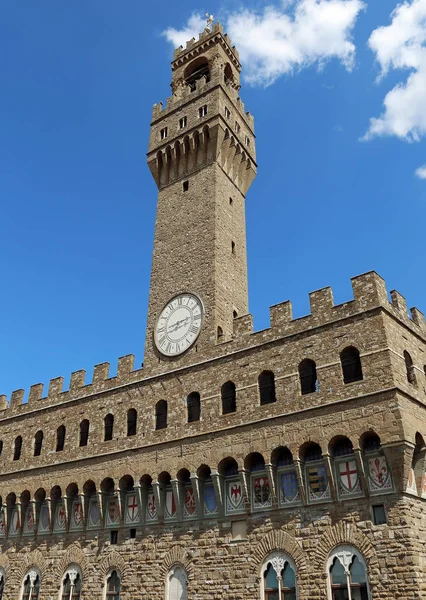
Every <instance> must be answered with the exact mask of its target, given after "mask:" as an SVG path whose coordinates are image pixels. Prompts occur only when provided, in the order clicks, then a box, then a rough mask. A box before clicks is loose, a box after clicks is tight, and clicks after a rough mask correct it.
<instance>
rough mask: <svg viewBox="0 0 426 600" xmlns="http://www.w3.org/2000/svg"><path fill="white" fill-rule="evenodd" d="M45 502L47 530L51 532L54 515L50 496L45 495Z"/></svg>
mask: <svg viewBox="0 0 426 600" xmlns="http://www.w3.org/2000/svg"><path fill="white" fill-rule="evenodd" d="M45 502H46V506H47V518H48V521H49V531H50V532H52V531H53V519H54V517H53V516H52V498H51V497H50V496H47V498H46V499H45ZM40 510H41V509H40Z"/></svg>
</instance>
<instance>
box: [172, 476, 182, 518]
mask: <svg viewBox="0 0 426 600" xmlns="http://www.w3.org/2000/svg"><path fill="white" fill-rule="evenodd" d="M170 483H171V485H172V490H173V495H174V497H175V504H176V516H177V518H178V521H182V519H183V484H182V483H181V482H180V481H179V480H178V479H172V480H171V482H170Z"/></svg>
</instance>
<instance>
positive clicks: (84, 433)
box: [79, 419, 90, 448]
mask: <svg viewBox="0 0 426 600" xmlns="http://www.w3.org/2000/svg"><path fill="white" fill-rule="evenodd" d="M89 428H90V423H89V421H88V419H83V421H82V422H81V423H80V441H79V446H80V448H82V447H83V446H87V442H88V441H89Z"/></svg>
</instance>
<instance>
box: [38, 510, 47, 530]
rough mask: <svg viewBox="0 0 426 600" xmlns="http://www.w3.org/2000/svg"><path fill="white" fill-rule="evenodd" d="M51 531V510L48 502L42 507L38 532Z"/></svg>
mask: <svg viewBox="0 0 426 600" xmlns="http://www.w3.org/2000/svg"><path fill="white" fill-rule="evenodd" d="M48 532H49V511H48V508H47V505H46V504H42V505H41V507H40V519H39V522H38V533H48Z"/></svg>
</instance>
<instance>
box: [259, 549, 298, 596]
mask: <svg viewBox="0 0 426 600" xmlns="http://www.w3.org/2000/svg"><path fill="white" fill-rule="evenodd" d="M296 594H297V592H296V567H295V564H294V562H293V561H292V559H291V558H290V557H289V556H287V555H286V554H282V553H281V552H273V553H272V554H270V555H269V556H268V558H267V559H266V560H265V562H264V563H263V566H262V571H261V599H262V600H296V598H297V595H296Z"/></svg>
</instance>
